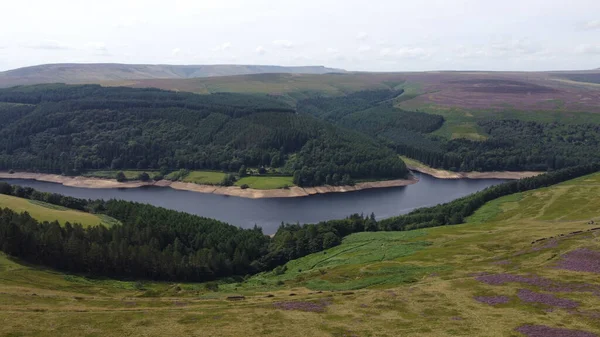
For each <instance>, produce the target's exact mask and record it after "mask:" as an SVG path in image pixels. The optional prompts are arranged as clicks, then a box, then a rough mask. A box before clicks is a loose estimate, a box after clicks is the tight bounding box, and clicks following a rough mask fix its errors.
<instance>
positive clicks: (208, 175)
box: [182, 171, 225, 185]
mask: <svg viewBox="0 0 600 337" xmlns="http://www.w3.org/2000/svg"><path fill="white" fill-rule="evenodd" d="M223 178H225V173H223V172H213V171H191V172H190V174H188V175H187V176H185V177H183V179H182V181H184V182H186V183H194V184H206V185H217V184H220V183H221V181H223Z"/></svg>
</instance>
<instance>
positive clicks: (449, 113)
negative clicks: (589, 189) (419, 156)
mask: <svg viewBox="0 0 600 337" xmlns="http://www.w3.org/2000/svg"><path fill="white" fill-rule="evenodd" d="M409 102H410V101H404V102H401V103H400V104H399V105H398V107H400V108H405V109H409V110H410V109H417V110H418V111H421V112H426V113H431V114H437V115H441V116H443V117H444V119H445V122H444V125H442V127H441V128H440V129H438V130H436V131H435V132H433V134H434V135H438V136H441V137H445V138H448V139H455V138H466V139H471V140H485V139H487V137H488V135H486V134H485V132H484V131H483V130H482V129H481V128H480V127H479V126H478V125H477V123H478V122H479V121H483V120H486V119H518V120H523V121H534V122H540V123H552V122H559V123H566V124H582V123H600V114H598V113H590V112H585V111H582V112H579V111H571V112H566V111H544V110H540V111H521V110H516V109H514V108H512V107H506V108H504V109H501V110H481V109H463V108H456V107H443V106H439V105H435V104H422V105H419V106H418V107H416V108H415V107H412V106H410V103H409Z"/></svg>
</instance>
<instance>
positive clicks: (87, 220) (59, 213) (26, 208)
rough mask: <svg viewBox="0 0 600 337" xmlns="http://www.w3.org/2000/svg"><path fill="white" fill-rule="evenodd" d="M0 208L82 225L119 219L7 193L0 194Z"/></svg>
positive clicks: (38, 217) (42, 219)
mask: <svg viewBox="0 0 600 337" xmlns="http://www.w3.org/2000/svg"><path fill="white" fill-rule="evenodd" d="M0 208H10V209H12V210H15V211H17V212H28V213H29V215H31V217H32V218H34V219H36V220H38V221H54V220H57V221H58V222H59V223H61V224H63V225H64V224H65V223H66V222H70V223H80V224H82V225H83V226H97V225H99V224H102V225H104V226H112V225H114V224H119V221H117V220H115V219H113V218H111V217H109V216H106V215H96V214H90V213H86V212H81V211H77V210H72V209H68V208H64V207H61V206H56V205H52V204H48V203H45V202H42V201H37V200H27V199H22V198H17V197H13V196H9V195H4V194H0Z"/></svg>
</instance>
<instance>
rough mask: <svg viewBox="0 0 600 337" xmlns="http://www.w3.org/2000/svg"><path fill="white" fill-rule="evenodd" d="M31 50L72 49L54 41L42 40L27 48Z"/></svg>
mask: <svg viewBox="0 0 600 337" xmlns="http://www.w3.org/2000/svg"><path fill="white" fill-rule="evenodd" d="M27 48H31V49H44V50H69V49H73V48H71V47H69V46H67V45H65V44H62V43H60V42H58V41H56V40H44V41H42V42H40V43H38V44H33V45H29V46H27Z"/></svg>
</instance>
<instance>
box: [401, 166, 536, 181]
mask: <svg viewBox="0 0 600 337" xmlns="http://www.w3.org/2000/svg"><path fill="white" fill-rule="evenodd" d="M406 167H408V169H410V170H412V171H417V172H421V173H425V174H428V175H430V176H433V177H435V178H438V179H465V178H467V179H522V178H529V177H535V176H537V175H540V174H543V173H545V172H533V171H521V172H512V171H498V172H452V171H446V170H438V169H434V168H431V167H424V166H415V165H410V164H409V163H406Z"/></svg>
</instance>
